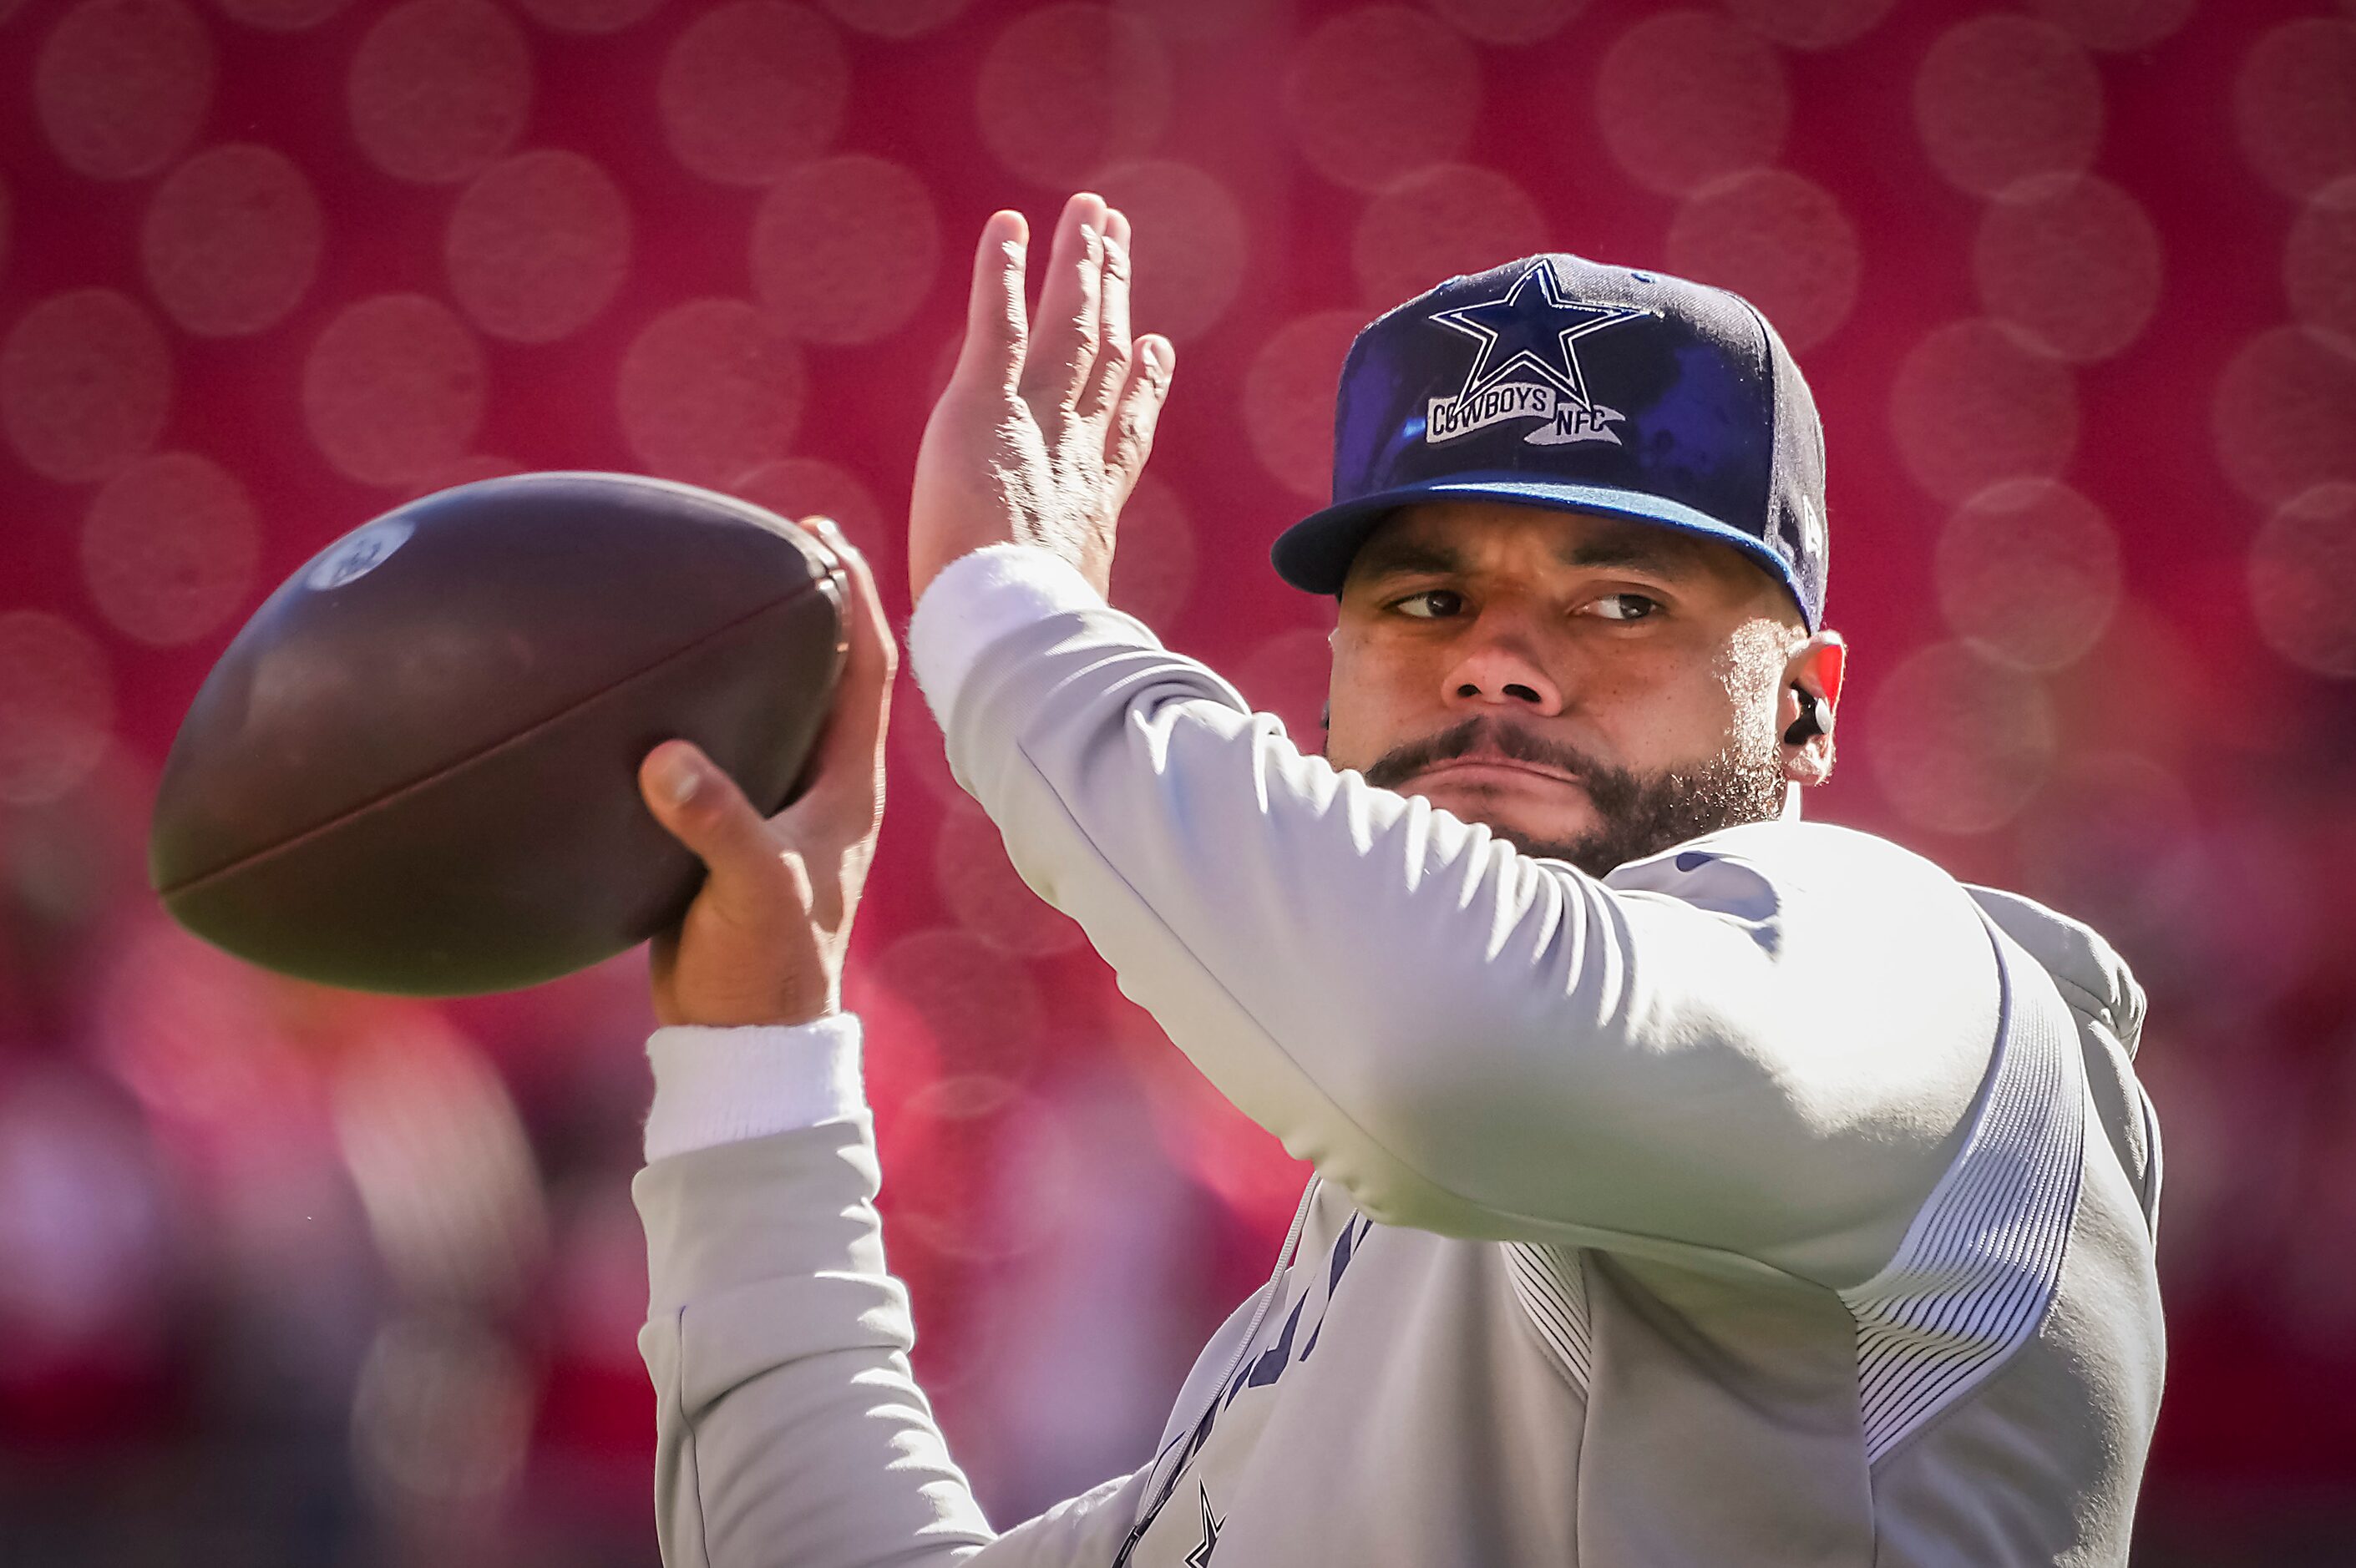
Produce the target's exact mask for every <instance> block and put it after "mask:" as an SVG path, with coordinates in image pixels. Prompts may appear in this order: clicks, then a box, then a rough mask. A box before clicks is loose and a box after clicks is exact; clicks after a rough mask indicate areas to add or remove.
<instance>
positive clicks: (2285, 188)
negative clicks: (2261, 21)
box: [2233, 16, 2356, 197]
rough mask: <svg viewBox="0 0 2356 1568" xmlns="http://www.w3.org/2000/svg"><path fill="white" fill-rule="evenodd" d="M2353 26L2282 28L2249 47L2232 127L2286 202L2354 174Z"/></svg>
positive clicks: (2319, 22)
mask: <svg viewBox="0 0 2356 1568" xmlns="http://www.w3.org/2000/svg"><path fill="white" fill-rule="evenodd" d="M2351 84H2356V23H2350V22H2339V21H2333V20H2331V19H2329V18H2328V17H2323V16H2310V17H2306V18H2303V19H2301V20H2298V21H2292V22H2285V23H2283V24H2282V25H2280V26H2279V27H2276V28H2274V29H2273V30H2272V31H2270V32H2268V33H2267V34H2265V37H2261V38H2259V39H2258V41H2257V42H2256V43H2254V44H2252V45H2251V46H2250V51H2249V53H2248V54H2246V55H2244V56H2243V57H2242V69H2241V72H2240V74H2239V75H2238V76H2236V77H2235V78H2234V80H2233V126H2234V129H2235V131H2236V132H2238V133H2239V134H2240V136H2241V141H2242V152H2243V155H2244V156H2245V157H2246V158H2248V160H2249V163H2250V166H2251V167H2252V168H2254V169H2255V170H2257V172H2258V176H2259V177H2260V178H2261V179H2263V180H2265V182H2266V183H2267V184H2268V185H2271V186H2273V187H2275V188H2276V190H2279V191H2281V192H2282V193H2283V194H2284V195H2285V196H2290V197H2308V196H2311V195H2313V194H2314V193H2315V192H2316V191H2318V190H2320V189H2321V188H2322V187H2325V186H2327V185H2329V184H2330V183H2331V182H2332V181H2333V180H2336V179H2340V178H2343V177H2345V176H2349V175H2351V174H2356V85H2351Z"/></svg>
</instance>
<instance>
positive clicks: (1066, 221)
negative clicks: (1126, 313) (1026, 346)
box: [1019, 191, 1108, 415]
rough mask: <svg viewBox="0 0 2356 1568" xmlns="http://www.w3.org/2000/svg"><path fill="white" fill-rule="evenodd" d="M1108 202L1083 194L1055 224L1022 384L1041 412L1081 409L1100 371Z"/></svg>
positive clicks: (1026, 396) (1026, 398)
mask: <svg viewBox="0 0 2356 1568" xmlns="http://www.w3.org/2000/svg"><path fill="white" fill-rule="evenodd" d="M1107 212H1108V208H1106V206H1105V200H1104V197H1100V196H1098V195H1096V194H1095V193H1093V192H1090V191H1082V192H1081V193H1080V194H1079V195H1077V196H1076V197H1072V199H1071V200H1069V201H1067V202H1066V203H1065V204H1064V216H1063V218H1062V219H1060V220H1059V221H1058V222H1057V223H1056V225H1055V249H1054V250H1053V251H1051V252H1050V253H1049V255H1048V258H1047V279H1046V282H1045V283H1044V284H1042V285H1041V287H1040V291H1039V318H1038V321H1037V323H1036V325H1034V326H1033V329H1032V334H1031V348H1030V352H1029V353H1028V354H1027V355H1026V356H1025V357H1024V358H1023V371H1022V379H1021V381H1020V383H1019V385H1020V389H1021V391H1022V394H1023V400H1024V401H1025V402H1027V403H1029V404H1030V405H1031V407H1032V410H1033V412H1035V413H1039V414H1041V415H1044V414H1046V413H1047V412H1048V411H1051V410H1055V409H1069V408H1072V407H1073V406H1075V405H1076V403H1077V402H1078V401H1079V399H1080V395H1081V393H1082V392H1083V391H1084V390H1085V389H1087V381H1088V377H1089V375H1090V373H1091V372H1092V371H1093V370H1094V369H1095V368H1096V360H1097V350H1098V346H1099V344H1100V343H1101V342H1102V338H1103V331H1104V323H1103V319H1102V314H1101V310H1100V305H1101V301H1102V297H1103V289H1104V232H1105V218H1106V214H1107Z"/></svg>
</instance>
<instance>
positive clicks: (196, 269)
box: [139, 143, 326, 337]
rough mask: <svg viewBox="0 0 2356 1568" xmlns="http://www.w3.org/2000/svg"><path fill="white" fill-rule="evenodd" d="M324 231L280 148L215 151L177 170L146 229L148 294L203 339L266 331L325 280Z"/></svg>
mask: <svg viewBox="0 0 2356 1568" xmlns="http://www.w3.org/2000/svg"><path fill="white" fill-rule="evenodd" d="M325 241H326V222H325V219H324V218H323V216H322V214H321V211H320V208H319V198H318V197H317V195H316V194H315V193H314V192H313V190H312V188H311V182H310V180H309V179H308V178H306V177H305V176H304V173H303V171H302V170H301V169H299V168H297V167H296V166H295V165H294V163H293V162H292V161H291V160H289V159H288V158H287V157H286V156H285V155H284V154H282V153H280V152H278V151H277V150H275V149H274V148H271V147H262V146H256V145H253V144H250V143H232V144H228V145H226V146H220V147H209V148H207V149H206V150H205V151H203V152H201V153H198V155H196V156H195V157H193V158H190V159H189V160H188V161H187V162H186V163H184V164H182V165H180V166H179V167H178V168H177V169H174V170H173V171H172V172H171V174H170V175H169V176H167V177H166V178H165V179H164V181H163V182H162V183H161V184H159V185H157V186H156V187H155V195H154V196H152V197H149V198H148V202H147V211H146V215H145V218H144V219H143V220H142V222H141V224H140V230H139V251H140V260H141V262H142V263H143V265H144V266H145V271H146V273H147V286H148V287H149V288H150V289H152V290H153V291H154V292H155V300H156V303H157V304H161V305H162V306H163V307H164V312H165V314H166V315H169V316H170V317H171V318H172V319H173V320H174V321H175V322H177V323H178V324H179V325H180V326H181V327H182V328H183V329H184V330H186V331H188V332H191V333H194V334H196V335H197V336H200V337H235V336H243V335H246V334H249V333H255V332H262V331H266V330H267V329H269V328H270V327H273V326H275V325H277V324H278V323H279V322H281V321H283V320H284V319H285V316H286V314H287V312H289V311H291V310H293V309H294V308H295V305H296V304H299V303H300V302H301V300H302V298H303V295H304V293H305V292H306V291H308V290H309V288H310V286H311V281H312V279H313V278H314V277H315V276H316V274H317V272H318V270H319V252H320V250H321V247H322V246H323V244H324V243H325Z"/></svg>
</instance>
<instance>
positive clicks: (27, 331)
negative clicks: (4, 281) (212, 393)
mask: <svg viewBox="0 0 2356 1568" xmlns="http://www.w3.org/2000/svg"><path fill="white" fill-rule="evenodd" d="M171 409H172V355H171V350H170V349H169V348H168V347H166V344H165V342H164V335H163V333H162V332H161V331H159V330H158V329H157V327H156V325H155V322H154V320H153V319H152V318H151V317H149V315H147V313H146V312H145V310H143V309H141V308H140V307H139V305H138V304H137V303H136V302H134V300H132V299H131V298H130V297H129V296H128V295H126V294H121V293H115V292H114V291H113V290H112V289H72V290H69V291H68V292H66V293H59V294H52V295H50V296H49V297H48V299H45V300H43V301H41V302H40V304H37V305H35V306H34V307H33V308H32V309H30V310H28V311H27V312H26V313H25V314H24V315H23V316H21V317H19V318H18V320H17V322H16V325H14V326H12V327H10V328H9V329H8V336H7V337H6V339H5V341H0V429H5V431H6V432H7V435H8V443H9V444H10V445H11V446H13V447H15V448H16V455H17V456H18V457H20V458H22V459H24V461H25V465H26V466H27V467H28V468H30V469H32V470H33V472H35V473H36V474H38V475H42V476H44V477H46V478H49V479H55V480H58V481H59V482H61V483H64V484H82V483H86V482H88V481H90V480H92V479H103V478H105V477H106V476H107V475H110V474H112V473H114V472H115V471H116V470H117V469H119V468H121V467H122V466H123V464H127V463H129V462H130V461H131V460H132V459H133V458H134V457H135V456H137V455H138V454H139V453H143V452H145V451H146V450H147V448H148V447H150V446H152V445H154V444H155V438H156V437H157V436H158V435H159V434H161V433H162V432H163V429H164V421H165V418H166V415H168V414H169V413H170V412H171Z"/></svg>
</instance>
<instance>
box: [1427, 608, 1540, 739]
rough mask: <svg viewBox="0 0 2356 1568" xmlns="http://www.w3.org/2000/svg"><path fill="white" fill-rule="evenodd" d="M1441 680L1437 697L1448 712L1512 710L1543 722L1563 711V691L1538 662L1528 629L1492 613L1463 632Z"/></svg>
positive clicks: (1488, 613)
mask: <svg viewBox="0 0 2356 1568" xmlns="http://www.w3.org/2000/svg"><path fill="white" fill-rule="evenodd" d="M1441 678H1442V680H1443V683H1444V684H1443V687H1442V690H1441V697H1442V699H1443V700H1444V701H1445V702H1446V703H1447V705H1448V706H1449V707H1451V708H1455V709H1471V710H1475V711H1478V710H1483V709H1501V708H1503V709H1516V710H1519V711H1525V712H1529V713H1534V714H1539V715H1543V716H1545V717H1547V718H1552V717H1554V716H1555V715H1557V714H1558V713H1560V712H1561V711H1562V709H1563V699H1562V688H1561V686H1560V685H1559V684H1558V682H1557V681H1556V680H1555V678H1554V677H1553V676H1551V675H1549V674H1548V673H1547V667H1546V665H1545V663H1544V662H1543V661H1542V660H1540V659H1539V657H1538V656H1537V650H1536V649H1535V647H1534V646H1533V645H1532V641H1531V638H1530V636H1529V632H1528V629H1527V628H1526V627H1522V626H1518V625H1516V624H1514V623H1513V620H1512V618H1511V617H1508V616H1504V615H1501V614H1499V613H1497V612H1496V611H1494V610H1492V611H1489V612H1486V613H1483V615H1482V616H1481V618H1480V619H1479V620H1478V621H1476V622H1475V623H1474V624H1473V625H1472V627H1471V628H1470V629H1469V630H1468V631H1467V632H1466V634H1465V635H1464V638H1463V641H1462V644H1461V645H1459V648H1458V652H1457V656H1456V658H1455V659H1454V660H1453V661H1452V662H1451V664H1450V666H1449V667H1448V669H1447V671H1446V673H1445V675H1444V676H1443V677H1441Z"/></svg>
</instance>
